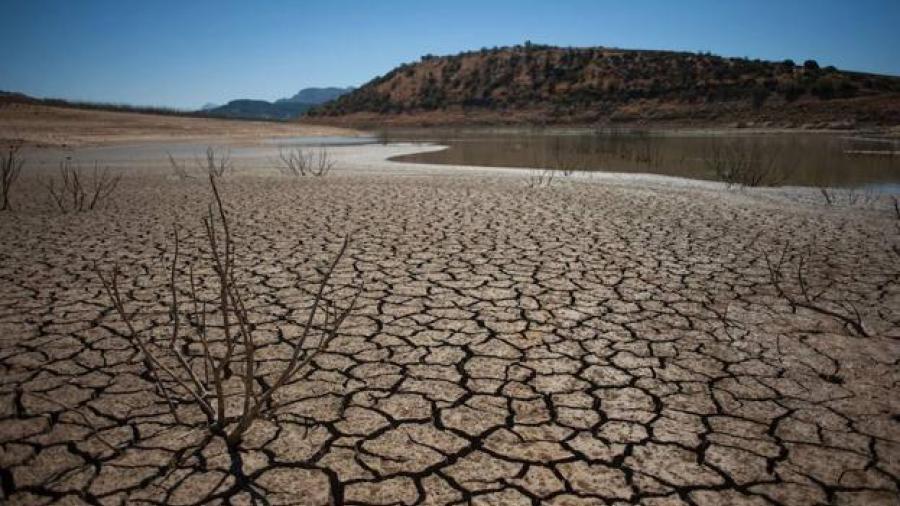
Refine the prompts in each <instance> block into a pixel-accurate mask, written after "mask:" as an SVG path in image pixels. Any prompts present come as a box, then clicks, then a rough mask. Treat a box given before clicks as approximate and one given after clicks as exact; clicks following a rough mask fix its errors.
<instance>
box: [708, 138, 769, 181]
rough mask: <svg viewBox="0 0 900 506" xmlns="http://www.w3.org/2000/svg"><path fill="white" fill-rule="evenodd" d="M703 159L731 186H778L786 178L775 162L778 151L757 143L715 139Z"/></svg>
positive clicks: (717, 175)
mask: <svg viewBox="0 0 900 506" xmlns="http://www.w3.org/2000/svg"><path fill="white" fill-rule="evenodd" d="M703 159H704V163H706V166H707V167H708V168H709V170H710V171H711V172H712V173H713V174H715V176H716V178H717V179H718V180H719V181H722V182H724V183H725V184H727V185H728V186H750V187H756V186H775V185H778V184H780V183H782V182H783V181H784V179H785V174H784V173H783V172H782V171H781V170H780V169H779V168H778V166H777V163H776V162H777V161H778V152H777V151H775V150H772V149H765V148H763V146H762V145H761V144H759V143H755V142H745V141H744V140H742V139H733V140H731V141H719V142H714V143H712V144H711V146H710V147H709V148H708V149H707V152H706V153H705V155H704V157H703Z"/></svg>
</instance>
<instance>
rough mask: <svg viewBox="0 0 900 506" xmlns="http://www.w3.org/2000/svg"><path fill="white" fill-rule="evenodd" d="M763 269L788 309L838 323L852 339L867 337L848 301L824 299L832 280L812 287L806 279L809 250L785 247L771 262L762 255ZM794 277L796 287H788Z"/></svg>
mask: <svg viewBox="0 0 900 506" xmlns="http://www.w3.org/2000/svg"><path fill="white" fill-rule="evenodd" d="M763 257H764V258H765V262H766V268H767V269H768V271H769V281H770V282H771V284H772V286H773V287H775V291H776V293H777V294H778V296H779V297H781V298H783V299H785V300H786V301H787V302H788V303H789V304H790V305H791V307H792V308H793V309H794V310H796V308H798V307H800V308H804V309H808V310H810V311H813V312H816V313H819V314H821V315H825V316H829V317H831V318H834V319H836V320H838V321H840V322H841V323H842V324H843V325H844V327H846V328H847V329H849V330H850V331H851V332H852V333H853V334H854V335H857V336H861V337H870V336H871V334H870V333H869V331H868V329H867V328H866V326H865V324H864V322H863V319H862V315H861V314H860V312H859V309H858V308H857V307H856V306H855V305H854V304H853V303H852V302H849V301H845V300H837V301H836V300H833V299H832V298H830V297H829V298H826V297H825V295H826V294H827V293H828V292H829V291H830V290H831V289H832V288H833V287H834V286H835V284H836V281H835V280H833V279H832V280H829V281H828V282H826V283H823V284H821V285H820V286H817V287H813V286H812V284H811V283H810V282H809V280H808V278H807V270H808V268H809V263H810V262H809V259H810V258H811V257H812V248H809V249H808V250H807V251H805V252H803V251H800V252H796V251H792V250H791V247H790V245H789V244H785V246H784V248H783V249H782V251H781V253H780V255H778V257H777V259H773V257H771V256H770V255H769V254H768V253H766V254H765V255H763ZM794 259H796V269H795V272H794V273H793V274H792V273H791V272H790V270H789V264H790V263H791V261H792V260H794ZM792 277H793V279H794V280H795V281H796V283H794V284H793V286H790V287H789V286H788V281H789V280H790V279H791V278H792Z"/></svg>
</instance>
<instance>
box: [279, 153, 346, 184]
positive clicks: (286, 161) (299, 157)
mask: <svg viewBox="0 0 900 506" xmlns="http://www.w3.org/2000/svg"><path fill="white" fill-rule="evenodd" d="M278 158H279V160H280V165H279V166H278V170H279V171H281V173H282V174H284V175H286V176H293V177H300V176H306V175H311V176H325V175H328V173H329V172H331V170H332V169H333V168H334V166H335V160H334V159H333V158H332V156H331V153H329V152H328V149H327V148H324V147H322V148H319V150H318V151H305V150H303V149H302V148H294V149H292V150H289V151H284V150H283V149H281V148H279V150H278Z"/></svg>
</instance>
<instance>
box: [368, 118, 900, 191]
mask: <svg viewBox="0 0 900 506" xmlns="http://www.w3.org/2000/svg"><path fill="white" fill-rule="evenodd" d="M380 138H381V141H382V142H397V141H417V142H434V143H439V144H444V145H447V146H449V149H447V150H444V151H437V152H431V153H422V154H416V155H407V156H402V157H398V158H397V159H398V160H401V161H407V162H423V163H438V164H460V165H484V166H494V167H537V168H554V167H555V168H562V169H572V170H593V171H615V172H649V173H654V174H665V175H671V176H681V177H688V178H694V179H709V180H715V179H719V178H720V177H719V175H717V170H716V167H717V166H718V167H720V168H721V167H722V166H723V164H722V162H725V165H727V162H728V161H729V160H732V161H734V160H735V159H737V160H743V161H744V162H745V163H746V162H748V161H755V163H756V164H757V165H759V166H762V167H764V168H766V177H765V178H764V179H765V181H763V183H762V184H766V185H801V186H832V187H865V188H871V189H875V190H879V191H888V192H895V191H896V190H897V188H898V185H900V139H896V138H895V139H889V138H881V137H877V136H864V135H858V134H852V133H794V132H777V133H774V132H771V133H759V132H747V133H732V132H728V133H722V132H710V131H695V132H652V131H637V130H603V131H600V130H587V129H547V130H512V129H510V130H502V129H501V130H498V129H427V130H426V129H421V130H391V131H384V132H381V133H380ZM717 160H718V161H719V162H720V163H718V164H717V163H716V161H717ZM721 170H722V169H720V172H721Z"/></svg>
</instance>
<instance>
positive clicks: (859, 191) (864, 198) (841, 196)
mask: <svg viewBox="0 0 900 506" xmlns="http://www.w3.org/2000/svg"><path fill="white" fill-rule="evenodd" d="M819 193H821V194H822V197H823V198H824V199H825V203H826V204H828V205H829V206H837V205H845V206H849V207H856V206H861V207H869V206H871V205H872V204H874V203H875V202H877V201H878V198H879V195H878V194H877V193H876V192H875V191H874V190H872V189H871V188H865V189H863V188H829V187H826V186H822V187H820V188H819Z"/></svg>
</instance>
